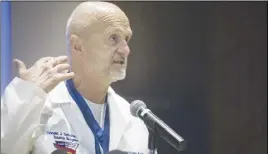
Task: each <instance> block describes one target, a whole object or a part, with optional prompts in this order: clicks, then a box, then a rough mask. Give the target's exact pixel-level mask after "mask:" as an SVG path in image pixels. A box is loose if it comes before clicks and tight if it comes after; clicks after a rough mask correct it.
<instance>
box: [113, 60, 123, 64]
mask: <svg viewBox="0 0 268 154" xmlns="http://www.w3.org/2000/svg"><path fill="white" fill-rule="evenodd" d="M114 63H115V64H120V65H123V64H125V61H124V60H116V61H114Z"/></svg>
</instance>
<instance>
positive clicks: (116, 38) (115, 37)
mask: <svg viewBox="0 0 268 154" xmlns="http://www.w3.org/2000/svg"><path fill="white" fill-rule="evenodd" d="M110 40H111V41H114V42H115V43H116V42H117V41H118V37H117V35H116V34H113V35H111V36H110Z"/></svg>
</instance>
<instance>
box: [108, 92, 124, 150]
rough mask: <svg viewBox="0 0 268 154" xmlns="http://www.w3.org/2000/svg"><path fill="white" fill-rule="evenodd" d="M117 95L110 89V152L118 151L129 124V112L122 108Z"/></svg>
mask: <svg viewBox="0 0 268 154" xmlns="http://www.w3.org/2000/svg"><path fill="white" fill-rule="evenodd" d="M118 97H119V96H117V94H116V93H115V92H114V91H113V89H112V88H111V87H110V88H109V89H108V103H109V109H110V145H109V146H110V147H109V149H110V150H114V149H117V147H118V144H119V142H120V140H121V138H122V136H123V134H124V132H125V130H126V127H127V125H128V123H129V115H128V112H126V111H125V110H124V108H122V106H121V105H120V103H124V102H122V100H121V99H119V98H118Z"/></svg>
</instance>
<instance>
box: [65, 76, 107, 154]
mask: <svg viewBox="0 0 268 154" xmlns="http://www.w3.org/2000/svg"><path fill="white" fill-rule="evenodd" d="M66 87H67V89H68V91H69V93H70V95H71V96H72V98H73V100H74V101H75V102H76V104H77V105H78V107H79V109H80V111H81V112H82V114H83V116H84V119H85V121H86V123H87V125H88V126H89V128H90V129H91V131H92V133H93V135H94V138H95V153H96V154H101V150H100V146H101V147H102V149H103V152H104V153H107V152H108V151H109V141H110V118H109V106H108V102H107V96H106V99H105V104H106V113H105V120H104V129H102V128H101V126H100V125H99V124H98V122H97V121H96V119H95V118H94V116H93V114H92V112H91V110H90V108H89V106H88V105H87V103H86V101H85V99H84V98H83V97H82V96H81V95H80V93H79V92H78V91H77V90H76V88H75V86H74V83H73V81H72V80H71V79H70V80H67V81H66ZM99 145H100V146H99Z"/></svg>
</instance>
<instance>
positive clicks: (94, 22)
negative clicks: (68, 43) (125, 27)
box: [66, 2, 129, 38]
mask: <svg viewBox="0 0 268 154" xmlns="http://www.w3.org/2000/svg"><path fill="white" fill-rule="evenodd" d="M112 16H115V17H116V18H117V19H112V18H111V17H112ZM118 18H122V19H124V20H125V24H129V21H128V18H127V16H126V15H125V13H124V12H123V11H122V10H121V9H120V8H119V7H118V6H116V5H114V4H112V3H108V2H83V3H81V4H79V5H78V6H77V7H76V8H75V10H74V11H73V12H72V14H71V16H70V17H69V19H68V22H67V26H66V34H67V37H69V36H71V35H77V36H79V37H82V38H83V37H87V36H88V34H89V33H90V31H92V32H93V31H96V28H100V27H99V26H100V25H101V24H102V25H103V26H105V24H109V22H113V21H112V20H118Z"/></svg>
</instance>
